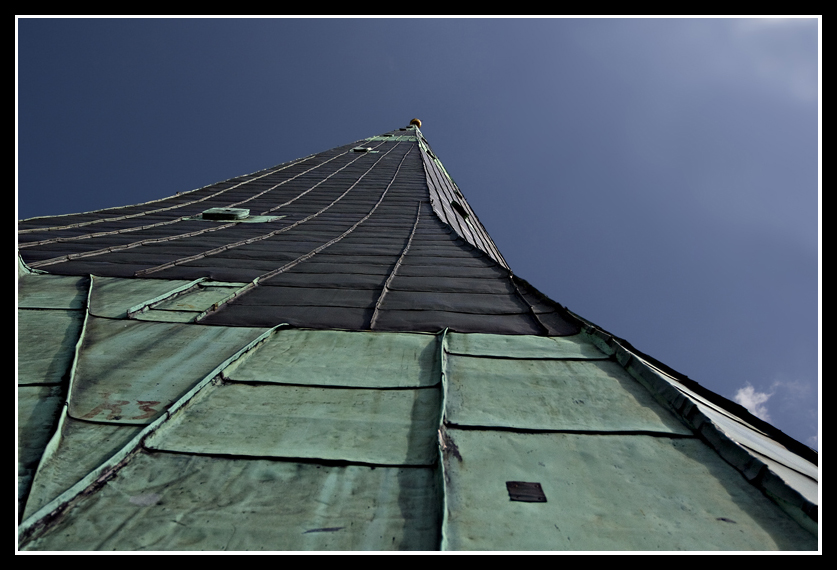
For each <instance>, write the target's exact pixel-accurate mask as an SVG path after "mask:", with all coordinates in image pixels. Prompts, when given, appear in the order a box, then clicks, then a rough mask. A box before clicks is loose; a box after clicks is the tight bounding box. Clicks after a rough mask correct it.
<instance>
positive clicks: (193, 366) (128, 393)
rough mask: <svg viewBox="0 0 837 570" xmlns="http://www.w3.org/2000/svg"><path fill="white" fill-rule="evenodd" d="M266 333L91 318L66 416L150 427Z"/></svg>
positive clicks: (231, 328)
mask: <svg viewBox="0 0 837 570" xmlns="http://www.w3.org/2000/svg"><path fill="white" fill-rule="evenodd" d="M265 330H266V329H258V328H250V327H209V326H200V325H184V324H170V323H152V322H139V321H128V320H111V319H99V318H96V317H90V318H89V319H88V321H87V328H86V330H85V333H84V343H83V346H82V351H81V354H80V356H79V362H78V367H77V370H76V374H75V379H74V383H73V389H72V392H71V394H70V415H71V416H73V417H75V418H77V419H84V420H95V421H103V422H114V423H121V424H148V423H151V422H152V421H154V419H155V418H157V416H159V415H160V414H161V413H162V412H163V411H164V410H165V409H166V408H167V407H168V406H169V405H171V403H172V402H173V401H174V400H175V399H177V397H179V396H180V395H181V394H182V393H183V392H185V391H186V390H188V389H189V388H191V387H192V386H193V385H194V384H195V383H196V382H198V381H199V380H201V379H203V378H204V376H206V375H207V374H209V373H210V372H211V371H212V370H213V369H214V368H215V367H216V366H219V365H220V364H221V363H222V362H223V361H224V360H225V359H226V358H229V357H230V356H232V355H233V354H234V353H235V352H236V351H237V350H238V349H240V348H241V347H243V346H244V345H246V344H247V343H249V342H250V341H252V340H253V339H255V338H256V337H257V336H258V335H259V334H261V333H263V332H264V331H265Z"/></svg>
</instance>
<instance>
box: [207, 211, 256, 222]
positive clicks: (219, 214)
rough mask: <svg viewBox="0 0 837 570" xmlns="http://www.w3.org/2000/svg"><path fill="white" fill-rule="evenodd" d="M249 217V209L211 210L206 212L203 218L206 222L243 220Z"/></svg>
mask: <svg viewBox="0 0 837 570" xmlns="http://www.w3.org/2000/svg"><path fill="white" fill-rule="evenodd" d="M249 215H250V210H248V209H247V208H210V209H208V210H204V211H203V213H202V214H201V217H202V218H203V219H204V220H243V219H245V218H247V216H249Z"/></svg>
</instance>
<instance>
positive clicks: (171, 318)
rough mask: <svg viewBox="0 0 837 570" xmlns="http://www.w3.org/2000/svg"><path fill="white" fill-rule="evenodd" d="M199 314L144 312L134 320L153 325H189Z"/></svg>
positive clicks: (195, 312) (194, 312)
mask: <svg viewBox="0 0 837 570" xmlns="http://www.w3.org/2000/svg"><path fill="white" fill-rule="evenodd" d="M199 314H200V313H198V312H197V311H155V310H153V309H152V310H150V311H144V312H142V313H137V314H136V315H135V316H134V318H135V319H136V320H138V321H152V322H155V323H191V322H193V321H194V320H195V317H197V316H198V315H199Z"/></svg>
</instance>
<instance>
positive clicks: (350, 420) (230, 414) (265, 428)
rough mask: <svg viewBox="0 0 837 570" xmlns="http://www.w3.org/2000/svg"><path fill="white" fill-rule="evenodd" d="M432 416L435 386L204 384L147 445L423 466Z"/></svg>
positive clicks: (435, 415) (434, 422) (428, 457)
mask: <svg viewBox="0 0 837 570" xmlns="http://www.w3.org/2000/svg"><path fill="white" fill-rule="evenodd" d="M439 412H440V395H439V390H438V389H437V388H423V389H418V390H365V389H345V388H319V387H307V386H281V385H275V384H260V385H249V384H227V385H222V386H208V387H207V388H206V389H204V390H202V391H201V392H200V393H199V394H198V395H197V396H195V398H194V399H193V400H192V401H191V402H189V404H187V405H186V406H185V407H184V408H183V409H182V410H181V411H179V412H178V413H177V414H176V415H175V416H173V417H172V418H171V420H169V421H168V422H166V424H165V425H163V426H162V427H161V428H160V429H159V430H158V431H157V432H155V434H153V435H152V436H151V437H150V438H149V439H148V440H147V445H148V446H149V447H151V448H154V449H163V450H170V451H182V452H189V453H217V454H224V455H248V456H256V457H266V456H269V457H294V458H295V457H305V458H318V459H328V460H346V461H357V462H363V463H376V464H387V465H429V464H432V463H433V462H434V461H435V460H436V457H437V451H436V429H437V427H438V425H439Z"/></svg>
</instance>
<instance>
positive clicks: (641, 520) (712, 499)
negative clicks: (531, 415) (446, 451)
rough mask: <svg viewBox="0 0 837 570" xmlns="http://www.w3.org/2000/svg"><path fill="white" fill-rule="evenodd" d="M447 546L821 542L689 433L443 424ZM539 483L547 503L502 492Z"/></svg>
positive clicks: (699, 546)
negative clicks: (516, 484)
mask: <svg viewBox="0 0 837 570" xmlns="http://www.w3.org/2000/svg"><path fill="white" fill-rule="evenodd" d="M448 436H449V438H450V439H452V441H453V442H454V443H455V445H456V447H457V449H458V454H459V455H460V456H461V458H462V459H461V460H459V459H457V458H456V457H453V456H449V457H448V458H447V459H446V462H445V469H446V474H445V475H446V479H447V480H449V483H448V484H447V485H446V504H447V515H446V521H445V524H444V527H443V531H442V532H443V536H444V542H443V548H446V549H450V550H457V549H458V550H776V549H791V550H792V549H800V548H801V549H808V548H810V549H812V550H816V548H817V538H816V536H814V535H812V534H810V533H808V532H807V531H805V530H804V529H803V528H802V527H800V526H799V525H798V524H797V523H796V522H794V521H793V520H791V519H790V517H788V516H787V515H786V514H785V513H784V512H782V511H781V510H780V509H779V508H778V507H777V506H776V505H774V504H773V503H772V502H771V501H765V500H764V495H762V493H761V492H760V491H759V490H758V489H756V488H755V487H754V486H752V485H751V484H750V483H748V482H747V481H746V480H745V479H744V478H743V477H742V476H741V474H740V473H739V472H738V471H736V470H735V469H734V468H733V467H732V466H730V465H729V464H727V463H726V462H725V461H723V460H722V459H721V458H720V457H718V455H717V454H716V453H715V452H714V451H713V450H712V449H710V448H709V447H708V446H706V445H705V444H704V443H703V442H701V441H700V440H698V439H694V438H685V439H679V438H678V439H671V438H666V437H652V436H643V435H632V436H626V435H578V434H516V433H509V432H496V431H471V430H468V431H462V430H450V431H449V432H448ZM508 481H523V482H536V483H540V485H541V487H542V489H543V492H544V495H545V496H546V502H542V503H536V502H518V501H512V500H510V498H509V493H508V491H507V487H506V482H508Z"/></svg>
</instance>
